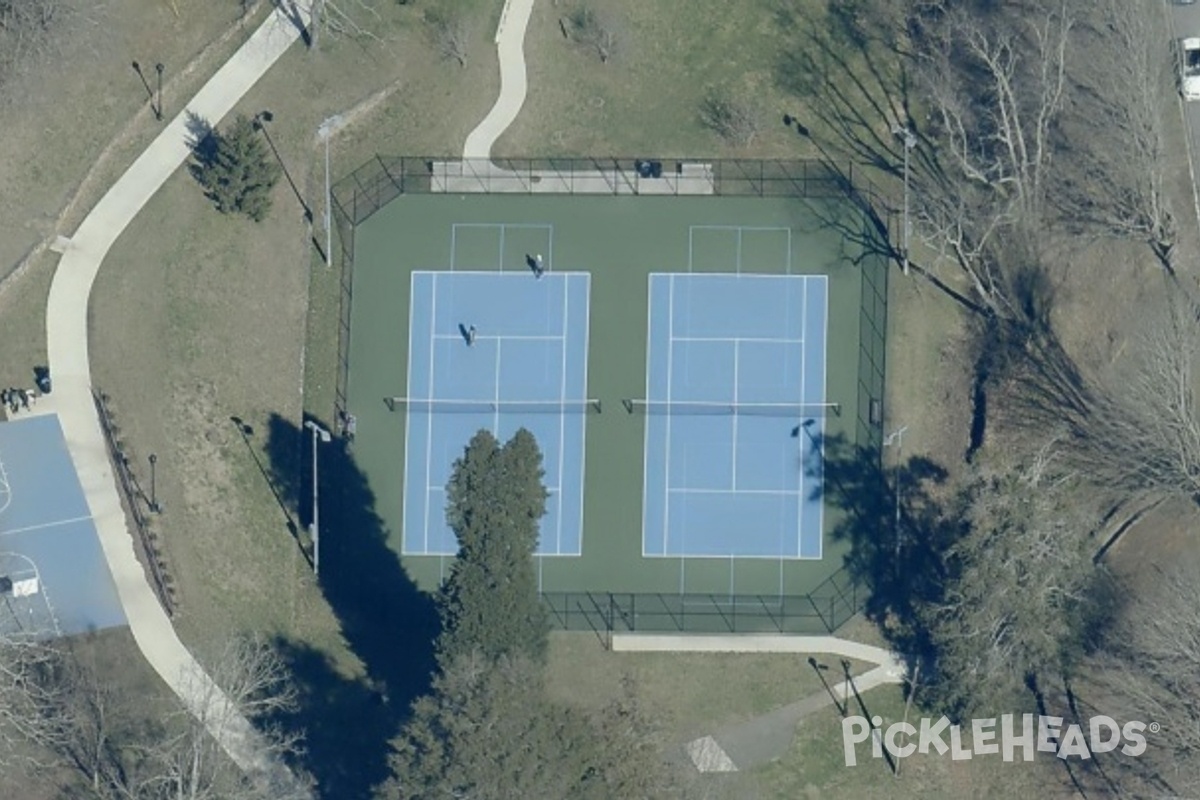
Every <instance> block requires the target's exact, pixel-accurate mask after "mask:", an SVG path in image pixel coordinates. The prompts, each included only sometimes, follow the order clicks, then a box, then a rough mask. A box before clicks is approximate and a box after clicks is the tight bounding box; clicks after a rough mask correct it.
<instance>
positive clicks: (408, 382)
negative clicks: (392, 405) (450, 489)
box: [400, 237, 454, 555]
mask: <svg viewBox="0 0 1200 800" xmlns="http://www.w3.org/2000/svg"><path fill="white" fill-rule="evenodd" d="M450 241H451V247H453V242H454V238H453V237H451V239H450ZM452 263H453V262H452ZM416 285H417V275H416V273H409V276H408V297H409V301H408V319H409V323H408V366H407V367H405V370H404V393H405V394H408V393H409V392H410V391H412V365H413V335H412V333H413V332H412V310H413V308H415V307H416V303H414V302H413V298H414V293H415V292H416ZM411 443H412V414H410V413H409V412H408V410H407V409H405V412H404V477H403V478H402V479H401V480H402V481H403V483H401V486H400V497H401V498H402V502H403V503H404V517H403V521H402V523H401V531H400V542H401V546H400V552H401V555H404V550H405V548H406V545H407V543H408V513H409V510H410V509H409V508H408V501H409V499H410V498H409V496H408V472H409V470H408V467H409V464H410V463H411V462H409V460H408V453H409V445H410V444H411ZM426 485H428V481H426Z"/></svg>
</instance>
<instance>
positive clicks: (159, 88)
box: [154, 64, 163, 120]
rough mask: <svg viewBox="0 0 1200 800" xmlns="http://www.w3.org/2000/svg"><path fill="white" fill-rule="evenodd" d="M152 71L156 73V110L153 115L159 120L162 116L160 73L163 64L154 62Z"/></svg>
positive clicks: (161, 72)
mask: <svg viewBox="0 0 1200 800" xmlns="http://www.w3.org/2000/svg"><path fill="white" fill-rule="evenodd" d="M154 71H155V72H157V73H158V110H157V111H156V112H154V115H155V116H156V117H157V118H158V119H160V120H161V119H162V118H163V104H162V74H163V65H162V64H155V65H154Z"/></svg>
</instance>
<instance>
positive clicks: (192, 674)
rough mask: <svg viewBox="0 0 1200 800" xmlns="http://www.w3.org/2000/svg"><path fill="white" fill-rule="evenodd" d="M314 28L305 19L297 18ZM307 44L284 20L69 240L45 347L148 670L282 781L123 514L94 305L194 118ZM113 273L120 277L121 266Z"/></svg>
mask: <svg viewBox="0 0 1200 800" xmlns="http://www.w3.org/2000/svg"><path fill="white" fill-rule="evenodd" d="M294 13H295V14H297V15H298V16H299V18H300V21H301V22H302V23H303V24H307V21H308V17H307V11H306V9H301V10H299V11H294ZM299 37H300V30H299V28H298V26H297V23H296V21H293V20H290V19H288V18H287V17H286V16H284V15H283V14H282V13H280V12H279V11H276V12H275V13H274V14H272V16H271V17H270V18H269V19H268V20H267V21H266V22H265V23H263V25H262V26H261V27H260V28H259V29H258V30H257V31H256V32H255V33H254V34H253V35H251V37H250V39H249V40H248V41H247V42H246V43H245V44H244V45H243V46H242V48H241V49H240V50H238V51H237V53H235V54H234V55H233V57H232V58H230V60H229V61H228V62H227V63H226V64H225V65H224V66H223V67H221V69H220V70H218V71H217V73H216V74H215V75H214V76H213V77H212V79H211V80H209V82H208V83H207V84H205V86H204V88H202V89H201V90H200V92H199V93H198V94H197V95H196V96H195V97H194V98H193V99H192V101H191V102H190V103H188V105H187V109H186V111H184V112H182V113H180V114H179V115H178V116H177V117H175V118H174V119H173V120H171V121H170V122H169V123H168V124H167V125H166V128H165V129H164V130H163V132H162V133H161V134H160V135H159V136H158V138H157V139H155V140H154V142H153V143H152V144H151V145H150V146H149V147H148V148H147V149H146V151H145V152H144V153H142V155H141V156H139V157H138V159H137V160H136V161H135V162H134V163H133V165H132V166H131V167H130V168H129V170H128V171H126V172H125V174H124V175H122V176H121V177H120V178H119V179H118V180H117V182H116V183H115V184H114V185H113V187H112V188H111V189H110V190H109V191H108V193H107V194H105V195H104V197H103V199H101V200H100V202H99V203H98V204H97V205H96V207H95V208H93V209H92V211H91V212H90V213H89V214H88V216H87V218H86V219H85V220H84V221H83V222H82V223H81V224H80V226H79V228H78V229H77V230H76V231H75V234H74V235H73V236H72V237H70V241H69V243H68V244H67V245H66V247H65V249H64V251H63V255H62V259H61V260H60V261H59V264H58V268H57V270H56V271H55V274H54V281H53V283H52V284H51V287H50V297H49V301H48V304H47V308H46V340H47V349H48V353H49V366H50V374H51V378H52V380H53V392H52V393H51V394H49V395H46V396H44V397H42V398H41V399H40V400H39V401H38V405H37V409H36V410H37V413H43V414H44V413H56V414H58V416H59V419H60V420H61V422H62V427H63V432H64V433H65V435H66V440H67V446H68V448H69V450H70V452H71V458H72V460H73V461H74V462H75V469H76V470H77V471H78V473H79V479H80V482H81V483H82V484H83V491H84V494H85V495H86V497H87V501H88V505H89V507H90V509H91V513H92V517H93V519H94V521H95V525H96V530H97V532H98V534H99V537H100V544H101V547H102V548H103V551H104V556H105V559H106V560H107V562H108V567H109V570H110V571H111V572H112V576H113V580H114V581H115V583H116V586H117V594H118V596H119V598H120V601H121V605H122V606H123V608H124V610H125V616H126V618H127V619H128V620H129V627H130V629H131V631H132V632H133V636H134V639H135V640H136V641H137V644H138V647H139V648H140V649H141V651H142V654H143V655H144V656H145V657H146V660H147V661H148V662H149V663H150V665H151V666H152V667H154V669H155V671H156V672H157V673H158V674H159V675H161V676H162V678H163V680H164V681H166V683H167V685H168V686H170V687H171V689H172V690H174V691H175V693H176V694H178V695H179V697H180V699H181V700H182V701H183V703H184V705H185V706H186V707H187V708H188V709H189V710H190V711H191V712H192V713H193V714H195V715H196V717H197V718H198V719H201V720H202V721H204V723H205V724H206V725H207V727H208V729H209V731H210V732H211V733H212V734H213V736H214V737H215V738H216V739H217V741H219V742H220V743H221V745H222V747H224V748H225V750H226V751H227V752H228V753H229V755H230V756H231V757H232V758H233V759H234V761H235V762H237V764H238V765H239V766H241V767H242V768H243V769H244V770H246V771H248V772H251V773H253V774H263V773H265V772H267V771H270V772H274V771H275V769H274V767H273V765H270V764H266V763H263V761H262V760H261V759H260V758H259V757H258V756H257V753H258V752H259V751H258V748H256V747H254V746H253V740H254V733H253V729H252V728H251V726H250V725H249V724H248V723H247V721H246V720H245V719H244V718H242V717H241V716H240V715H239V714H237V712H236V711H235V710H233V709H232V708H231V707H230V705H229V702H228V700H227V698H226V697H225V696H224V694H223V693H222V692H221V691H220V689H218V688H217V687H216V686H215V685H214V684H213V683H212V681H211V680H210V679H209V678H208V676H207V675H206V674H205V673H204V671H203V670H202V669H201V668H200V666H199V665H198V664H197V662H196V661H195V659H194V658H193V657H192V655H191V653H189V652H188V650H187V649H186V648H185V647H184V646H183V644H182V643H181V642H180V641H179V638H178V637H177V636H176V635H175V630H174V628H172V626H171V622H170V620H169V619H168V618H167V615H166V614H165V613H164V611H163V609H162V607H161V606H160V605H159V603H158V600H157V598H156V597H155V595H154V592H153V590H152V589H151V587H150V584H149V583H148V582H147V580H146V576H145V573H144V572H143V570H142V565H141V564H140V563H139V562H138V560H137V557H136V555H135V554H134V547H133V537H132V535H131V532H130V530H131V529H130V527H129V524H128V521H127V520H126V518H125V514H124V512H123V510H122V508H121V501H120V498H119V496H118V494H117V486H116V482H115V480H114V476H113V473H112V470H111V469H110V468H109V462H108V454H107V452H106V449H105V443H104V437H103V435H102V434H101V430H100V422H99V418H98V416H97V412H96V407H95V405H94V404H93V402H92V378H91V369H90V366H89V360H88V297H89V295H90V294H91V290H92V283H93V282H94V281H95V279H96V274H97V272H98V271H99V270H100V265H101V263H103V261H104V257H105V255H106V254H107V253H108V250H109V248H110V247H112V244H113V242H114V241H116V239H117V237H118V236H119V235H120V234H121V232H122V231H123V230H124V229H125V227H126V226H127V225H128V224H129V223H130V221H131V220H132V219H133V218H134V216H135V215H136V214H137V213H138V211H139V210H140V209H141V208H142V206H144V205H145V204H146V203H147V201H149V200H150V198H151V197H152V196H153V195H154V193H155V192H157V191H158V190H159V188H160V187H161V186H162V185H163V183H165V182H166V180H167V178H169V177H170V176H171V175H172V173H174V172H175V170H176V169H178V168H179V166H180V165H181V164H183V162H184V161H185V160H186V159H187V157H188V155H189V153H190V148H189V141H190V139H191V134H190V132H189V127H188V121H189V115H194V116H196V117H199V118H201V119H203V120H206V121H207V122H209V123H212V124H216V123H217V122H218V121H220V120H221V119H222V118H223V117H224V116H225V115H226V114H227V113H228V112H229V111H230V110H231V109H232V108H233V106H234V105H235V104H236V103H237V101H238V100H239V99H241V97H242V96H243V95H244V94H245V93H246V91H247V90H249V89H250V87H251V86H253V85H254V83H255V82H256V81H258V79H259V78H260V77H262V75H263V74H264V73H265V72H266V71H267V70H268V69H269V68H270V67H271V65H272V64H274V63H275V61H276V60H277V59H278V58H279V57H280V56H281V55H283V53H284V52H285V51H286V50H287V49H288V48H289V47H291V45H292V44H293V43H294V42H295V41H296V40H297V39H298V38H299ZM113 268H114V269H115V268H119V265H114V266H113Z"/></svg>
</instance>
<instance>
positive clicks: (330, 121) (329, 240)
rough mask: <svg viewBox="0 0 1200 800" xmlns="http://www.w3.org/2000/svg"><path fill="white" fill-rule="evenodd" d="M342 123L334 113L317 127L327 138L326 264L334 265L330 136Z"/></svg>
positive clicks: (321, 135) (320, 134)
mask: <svg viewBox="0 0 1200 800" xmlns="http://www.w3.org/2000/svg"><path fill="white" fill-rule="evenodd" d="M341 124H342V118H341V117H340V116H339V115H337V114H334V115H333V116H332V117H328V118H326V120H325V121H324V122H322V123H321V127H319V128H317V135H318V136H320V137H321V138H322V139H324V140H325V266H327V267H328V266H332V265H333V202H332V200H333V190H332V187H331V186H330V183H329V137H331V136H333V132H334V130H336V129H337V127H338V126H339V125H341Z"/></svg>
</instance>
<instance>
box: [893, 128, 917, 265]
mask: <svg viewBox="0 0 1200 800" xmlns="http://www.w3.org/2000/svg"><path fill="white" fill-rule="evenodd" d="M892 133H893V134H894V135H896V136H899V137H900V139H901V141H902V142H903V143H904V260H903V262H902V265H903V269H904V274H905V275H907V274H908V241H909V231H910V230H911V226H910V225H909V222H908V151H909V150H912V149H913V148H914V147H916V146H917V137H916V136H914V135H913V132H912V131H911V130H910V129H909V128H908V127H907V126H904V127H901V126H899V125H897V126H896V127H895V128H892Z"/></svg>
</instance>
